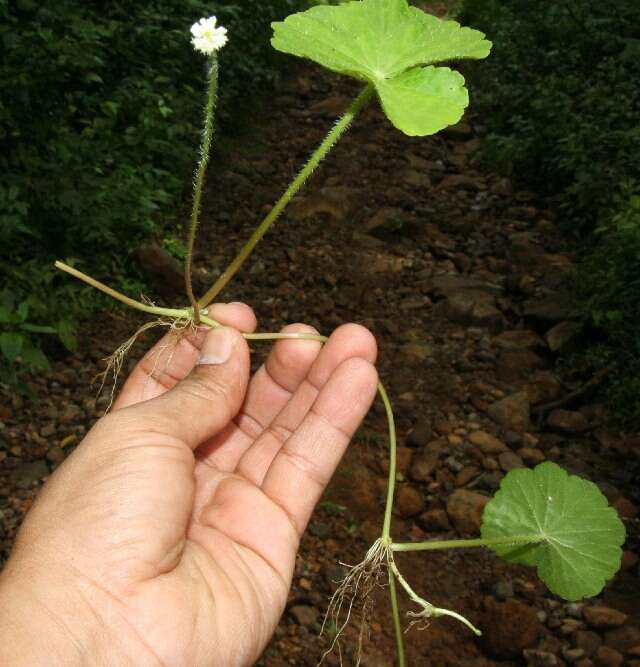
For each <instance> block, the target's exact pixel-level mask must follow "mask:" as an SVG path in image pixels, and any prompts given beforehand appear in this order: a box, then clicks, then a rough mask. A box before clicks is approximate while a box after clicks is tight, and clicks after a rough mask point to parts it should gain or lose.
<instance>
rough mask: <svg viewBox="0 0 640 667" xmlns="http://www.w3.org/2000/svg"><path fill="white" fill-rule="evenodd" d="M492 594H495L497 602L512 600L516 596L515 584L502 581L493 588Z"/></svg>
mask: <svg viewBox="0 0 640 667" xmlns="http://www.w3.org/2000/svg"><path fill="white" fill-rule="evenodd" d="M491 593H492V594H493V597H495V598H496V600H500V602H505V601H506V600H511V599H512V598H513V596H514V595H515V593H514V590H513V582H512V581H508V580H506V579H501V580H500V581H497V582H496V583H495V584H493V586H491Z"/></svg>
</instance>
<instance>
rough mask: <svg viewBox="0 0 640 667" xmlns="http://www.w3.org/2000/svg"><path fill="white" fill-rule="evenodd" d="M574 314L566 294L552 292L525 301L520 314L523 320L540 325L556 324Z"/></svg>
mask: <svg viewBox="0 0 640 667" xmlns="http://www.w3.org/2000/svg"><path fill="white" fill-rule="evenodd" d="M574 314H575V308H574V307H573V306H572V305H571V303H570V302H569V299H568V298H567V297H566V296H563V295H561V294H554V295H552V296H546V297H541V298H534V299H529V300H528V301H525V303H524V304H523V307H522V315H523V317H524V318H525V320H528V321H530V322H532V323H537V324H540V325H543V326H544V325H549V324H557V323H558V322H563V321H565V320H567V319H569V318H570V317H572V316H573V315H574Z"/></svg>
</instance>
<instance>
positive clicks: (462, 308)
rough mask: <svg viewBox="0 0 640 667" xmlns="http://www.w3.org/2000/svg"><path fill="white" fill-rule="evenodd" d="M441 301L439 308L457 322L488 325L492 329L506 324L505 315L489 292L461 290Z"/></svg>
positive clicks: (495, 329) (468, 324)
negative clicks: (496, 305)
mask: <svg viewBox="0 0 640 667" xmlns="http://www.w3.org/2000/svg"><path fill="white" fill-rule="evenodd" d="M441 303H442V305H441V304H438V308H439V310H440V311H441V312H442V314H443V315H444V316H445V317H447V318H448V319H449V320H451V321H452V322H455V323H456V324H462V325H465V326H479V327H486V328H487V329H489V330H490V331H498V330H499V329H500V328H502V326H503V325H504V317H503V315H502V313H501V312H500V311H499V310H498V309H497V308H496V307H495V298H494V296H493V295H492V294H489V293H488V292H481V291H478V290H460V291H459V292H456V293H454V294H451V295H450V296H448V297H447V299H446V300H445V301H443V302H441Z"/></svg>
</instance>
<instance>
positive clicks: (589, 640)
mask: <svg viewBox="0 0 640 667" xmlns="http://www.w3.org/2000/svg"><path fill="white" fill-rule="evenodd" d="M573 643H574V645H575V647H576V648H581V649H582V650H583V651H584V655H585V656H586V657H587V658H590V657H591V656H592V655H593V654H594V653H595V652H596V651H597V650H598V649H599V648H600V646H601V645H602V639H600V635H598V634H597V633H595V632H592V631H591V630H576V633H575V635H574V636H573Z"/></svg>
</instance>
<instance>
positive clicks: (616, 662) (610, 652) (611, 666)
mask: <svg viewBox="0 0 640 667" xmlns="http://www.w3.org/2000/svg"><path fill="white" fill-rule="evenodd" d="M623 662H624V656H623V655H622V653H619V652H618V651H616V650H615V649H612V648H609V647H608V646H601V647H600V648H599V649H598V650H597V651H596V654H595V656H594V664H595V665H596V667H621V665H622V663H623Z"/></svg>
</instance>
